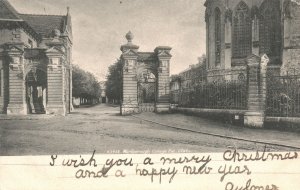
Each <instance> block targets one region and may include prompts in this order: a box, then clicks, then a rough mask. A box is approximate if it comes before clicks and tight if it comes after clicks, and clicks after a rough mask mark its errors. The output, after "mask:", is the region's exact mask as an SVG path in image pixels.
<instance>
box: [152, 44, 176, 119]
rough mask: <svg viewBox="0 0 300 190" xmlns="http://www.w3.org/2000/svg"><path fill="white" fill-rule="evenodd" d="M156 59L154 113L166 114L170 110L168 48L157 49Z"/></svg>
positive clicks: (169, 56) (169, 49) (169, 57)
mask: <svg viewBox="0 0 300 190" xmlns="http://www.w3.org/2000/svg"><path fill="white" fill-rule="evenodd" d="M154 51H155V53H156V54H157V57H158V69H157V70H158V73H157V79H156V80H157V98H156V106H155V111H156V112H158V113H160V112H168V111H169V109H170V59H171V57H172V56H171V55H170V51H171V48H170V47H157V48H156V49H155V50H154Z"/></svg>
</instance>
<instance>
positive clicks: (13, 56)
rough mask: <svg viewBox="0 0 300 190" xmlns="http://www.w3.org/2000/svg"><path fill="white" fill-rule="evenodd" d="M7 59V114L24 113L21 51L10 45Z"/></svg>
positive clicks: (25, 111) (24, 91) (24, 93)
mask: <svg viewBox="0 0 300 190" xmlns="http://www.w3.org/2000/svg"><path fill="white" fill-rule="evenodd" d="M7 55H8V59H9V71H8V72H9V77H8V81H9V82H8V85H9V98H8V99H9V103H8V106H7V114H8V115H26V114H27V104H26V86H25V77H26V76H24V73H23V72H24V64H23V51H22V50H21V49H19V48H16V47H11V48H10V49H9V50H8V52H7Z"/></svg>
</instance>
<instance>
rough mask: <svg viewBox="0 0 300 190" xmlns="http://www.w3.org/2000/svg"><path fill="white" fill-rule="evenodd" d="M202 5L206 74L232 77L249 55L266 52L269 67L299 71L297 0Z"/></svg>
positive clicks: (217, 0)
mask: <svg viewBox="0 0 300 190" xmlns="http://www.w3.org/2000/svg"><path fill="white" fill-rule="evenodd" d="M205 6H206V12H205V21H206V33H207V34H206V35H207V36H206V39H207V48H206V49H207V52H206V54H207V63H206V67H207V71H208V75H209V76H214V75H219V74H224V75H225V76H226V77H227V78H229V79H236V78H237V77H238V76H241V75H244V74H246V67H247V57H249V56H251V55H253V54H254V55H256V56H259V57H262V55H264V54H266V55H267V56H268V57H269V59H270V61H269V63H268V67H269V68H273V69H275V70H278V71H280V69H281V72H283V71H288V70H290V69H295V68H296V69H298V71H299V68H300V67H299V65H300V63H299V58H300V57H299V55H300V33H299V31H300V1H299V0H242V1H240V0H207V1H206V2H205Z"/></svg>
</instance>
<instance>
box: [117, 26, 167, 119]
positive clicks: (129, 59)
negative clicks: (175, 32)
mask: <svg viewBox="0 0 300 190" xmlns="http://www.w3.org/2000/svg"><path fill="white" fill-rule="evenodd" d="M126 39H127V40H128V43H127V44H125V45H122V46H121V51H122V55H121V59H120V60H121V61H122V66H123V70H122V79H123V96H122V104H121V109H120V110H121V114H122V115H127V114H131V113H138V112H149V111H150V112H152V111H155V112H165V111H169V107H170V100H169V75H170V59H171V57H172V56H171V54H170V51H171V48H170V47H167V46H158V47H156V48H155V50H154V52H139V51H138V49H139V46H137V45H134V44H133V43H132V39H133V34H132V33H131V32H128V33H127V34H126Z"/></svg>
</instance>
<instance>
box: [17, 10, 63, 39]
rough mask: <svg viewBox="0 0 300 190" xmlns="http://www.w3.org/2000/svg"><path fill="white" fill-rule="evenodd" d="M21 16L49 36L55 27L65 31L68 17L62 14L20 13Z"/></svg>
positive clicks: (41, 33)
mask: <svg viewBox="0 0 300 190" xmlns="http://www.w3.org/2000/svg"><path fill="white" fill-rule="evenodd" d="M20 17H21V18H22V19H23V20H24V21H25V22H27V23H28V24H29V25H30V26H31V27H32V28H33V29H34V30H35V31H36V32H37V33H38V34H40V35H41V36H42V37H49V36H50V35H51V33H52V32H53V30H55V29H58V30H59V31H60V32H63V31H64V26H65V23H66V19H67V18H66V16H60V15H33V14H20Z"/></svg>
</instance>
